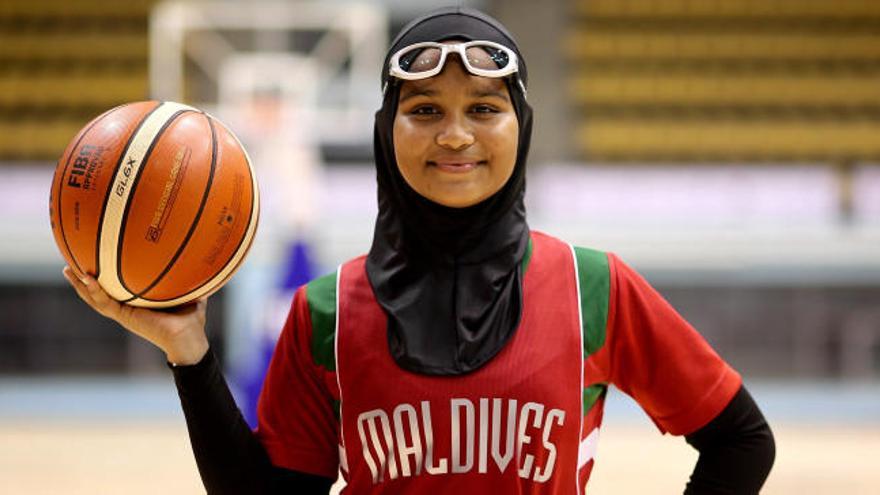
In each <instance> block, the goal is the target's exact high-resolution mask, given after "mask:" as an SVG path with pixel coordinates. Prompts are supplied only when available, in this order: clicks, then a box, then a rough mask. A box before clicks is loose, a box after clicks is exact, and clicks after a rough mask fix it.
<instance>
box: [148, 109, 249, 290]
mask: <svg viewBox="0 0 880 495" xmlns="http://www.w3.org/2000/svg"><path fill="white" fill-rule="evenodd" d="M205 116H206V117H208V122H210V123H211V133H212V135H213V133H214V127H213V123H212V122H213V119H212V118H211V116H210V115H207V114H205ZM227 132H229V131H228V129H227ZM215 145H216V140H215ZM246 159H247V157H246ZM248 161H249V160H248ZM247 170H248V178H249V179H250V180H251V184H253V181H254V176H253V173H254V171H253V169H252V168H251V167H250V165H249V166H248V167H247ZM256 194H257V193H256V191H254V192H253V193H252V194H251V207H250V212H249V213H248V221H247V223H245V233H244V235H243V236H242V237H241V239H239V241H238V245H237V246H236V247H235V249H233V250H232V254H230V255H229V258H227V260H226V262H225V263H224V264H223V265H221V266H223V267H226V266H227V265H228V263H229V262H230V261H231V260H232V259H233V258H235V256H236V255H237V254H238V252H239V250H240V249H241V245H242V243H244V242H245V240H247V241H248V246H247V250H246V251H245V253H244V254H242V256H241V257H240V258H239V260H238V263H236V264H235V266H234V267H233V268H232V270H230V271H229V274H228V275H226V277H224V278H223V279H222V280H221V281H220V282H219V283H216V284H215V286H217V287H220V286H222V285H224V284H225V283H226V281H228V280H229V279H230V278H232V275H233V274H235V272H236V270H238V267H239V266H241V263H242V262H243V261H244V259H245V255H246V254H247V251H250V248H251V246H252V245H253V238H254V236H253V235H251V236H248V235H247V231H248V230H249V227H250V225H251V222H252V221H253V218H254V213H255V212H254V201H255V199H256ZM258 220H259V218H258ZM221 271H222V268H221ZM216 275H217V274H215V275H214V276H216ZM213 278H214V277H213V276H212V277H211V278H209V279H208V280H206V281H205V282H204V283H203V284H201V285H199V286H198V287H196V288H194V289H192V290H191V291H189V292H187V293H186V294H181V295H178V296H174V297H171V298H167V299H151V298H146V297H141V296H138V297H140V299H141V300H142V301H149V302H158V303H161V302H165V301H173V300H175V299H180V298H185V297H187V296H188V295H190V294H192V293H193V292H197V291H199V290H201V289H202V288H204V287H205V285H207V284H208V283H210V282H211V280H212V279H213ZM145 292H146V291H144V292H142V294H143V293H145Z"/></svg>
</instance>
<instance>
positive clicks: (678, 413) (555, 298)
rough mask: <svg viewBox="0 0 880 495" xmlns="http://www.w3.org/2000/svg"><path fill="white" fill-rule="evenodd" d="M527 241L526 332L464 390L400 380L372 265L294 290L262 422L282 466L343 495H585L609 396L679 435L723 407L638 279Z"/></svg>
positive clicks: (714, 370) (461, 381)
mask: <svg viewBox="0 0 880 495" xmlns="http://www.w3.org/2000/svg"><path fill="white" fill-rule="evenodd" d="M531 237H532V239H531V243H530V247H529V251H528V253H527V256H526V259H525V260H524V265H525V272H524V273H525V275H524V278H523V312H522V318H521V321H520V325H519V327H518V328H517V330H516V332H515V334H514V335H513V337H512V338H511V339H510V340H509V341H508V343H507V344H506V345H505V347H504V348H503V349H502V350H501V351H500V352H499V353H498V354H497V355H496V356H495V357H494V358H492V360H490V361H489V362H488V363H486V364H485V365H483V366H482V367H481V368H479V369H477V370H475V371H473V372H471V373H468V374H464V375H456V376H427V375H420V374H416V373H411V372H409V371H407V370H404V369H402V368H400V367H399V366H397V364H396V363H395V362H394V360H393V358H392V357H391V355H390V353H389V351H388V340H387V332H386V319H385V314H384V312H383V311H382V309H381V307H380V306H379V305H378V303H377V302H376V300H375V297H374V295H373V292H372V289H371V287H370V285H369V282H368V280H367V276H366V271H365V258H364V257H361V258H357V259H355V260H352V261H349V262H347V263H345V264H343V265H342V266H341V267H340V269H339V270H338V272H337V273H336V274H334V275H330V276H327V277H323V278H321V279H317V280H315V281H313V282H312V283H310V284H309V285H308V286H306V287H304V288H301V289H300V290H299V291H297V293H296V295H295V297H294V301H293V306H292V308H291V311H290V315H289V317H288V320H287V323H286V325H285V327H284V330H283V331H282V334H281V337H280V339H279V342H278V345H277V348H276V351H275V355H274V356H273V359H272V363H271V365H270V369H269V373H268V374H267V377H266V382H265V384H264V389H263V393H262V395H261V398H260V403H259V409H258V411H259V426H258V428H257V434H258V436H259V438H260V439H261V441H262V442H263V444H264V445H265V446H266V448H267V451H268V452H269V455H270V457H271V459H272V461H273V463H275V464H276V465H278V466H281V467H285V468H288V469H293V470H297V471H303V472H308V473H313V474H318V475H322V476H326V477H330V478H335V477H336V475H337V472H338V471H339V470H340V469H341V471H342V474H343V476H344V477H345V479H346V481H347V488H346V491H345V493H357V494H360V493H440V492H444V493H445V492H451V491H454V490H459V491H460V492H461V493H480V492H486V491H492V492H499V493H536V494H537V493H541V494H545V493H546V494H573V493H584V491H585V486H586V483H587V479H588V478H589V475H590V472H591V470H592V466H593V463H594V457H595V452H596V444H597V440H598V430H599V427H600V425H601V421H602V408H603V404H604V398H605V394H606V391H607V386H608V385H609V384H614V385H615V386H617V387H618V388H619V389H621V390H623V391H624V392H626V393H628V394H629V395H631V396H632V397H633V398H634V399H635V400H636V401H637V402H638V403H639V404H640V405H641V406H642V407H643V408H644V410H645V411H646V412H647V413H648V415H649V416H650V417H651V418H652V419H653V420H654V422H655V424H657V426H658V427H659V428H660V430H661V431H664V432H666V431H668V432H671V433H673V434H687V433H690V432H693V431H695V430H697V429H699V428H700V427H702V426H703V425H705V424H706V423H708V422H709V421H710V420H711V419H712V418H714V417H715V416H716V415H717V414H718V413H719V412H720V411H721V410H722V409H723V408H724V407H725V406H726V405H727V404H728V402H729V401H730V399H731V398H732V397H733V395H734V394H735V393H736V391H737V390H738V388H739V386H740V377H739V375H738V374H737V373H736V372H735V371H734V370H733V369H731V368H730V367H729V366H728V365H727V364H726V363H724V361H722V360H721V359H720V358H719V357H718V355H717V354H716V353H715V352H714V351H712V349H711V348H710V347H709V346H708V345H707V344H706V342H705V341H704V340H703V339H702V337H700V335H699V334H698V333H697V332H696V331H694V330H693V328H691V327H690V325H688V324H687V322H685V321H684V320H683V319H682V318H681V317H680V316H679V315H678V314H677V313H676V312H675V311H674V310H673V309H672V308H671V307H670V306H669V305H668V304H667V303H666V302H665V301H664V300H663V299H662V298H661V297H660V296H659V295H658V294H657V293H656V292H655V291H654V290H653V289H652V288H651V287H650V286H649V285H648V284H647V283H646V282H645V281H644V280H643V279H642V278H641V277H640V276H639V275H638V274H636V273H635V272H634V271H633V270H632V269H630V268H629V267H627V266H626V265H625V264H623V263H622V262H620V261H619V260H618V259H617V258H616V257H615V256H613V255H608V254H606V253H602V252H599V251H594V250H589V249H583V248H577V247H574V248H573V247H571V246H569V245H567V244H565V243H563V242H561V241H559V240H557V239H554V238H552V237H549V236H546V235H543V234H540V233H536V232H533V233H532V236H531Z"/></svg>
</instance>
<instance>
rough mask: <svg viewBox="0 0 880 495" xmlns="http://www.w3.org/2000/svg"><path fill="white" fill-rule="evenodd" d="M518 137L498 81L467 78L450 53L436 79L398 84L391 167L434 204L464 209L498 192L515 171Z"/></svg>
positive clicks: (507, 96)
mask: <svg viewBox="0 0 880 495" xmlns="http://www.w3.org/2000/svg"><path fill="white" fill-rule="evenodd" d="M518 138H519V123H518V121H517V118H516V113H515V111H514V108H513V104H512V103H511V100H510V94H509V93H508V91H507V86H506V84H505V83H504V80H503V79H496V78H488V77H479V76H474V75H471V74H470V73H468V72H467V71H466V70H465V69H464V67H462V65H461V62H460V61H459V59H458V58H457V57H456V56H450V58H449V59H448V60H447V63H446V67H445V68H444V69H443V71H442V72H441V73H440V74H438V75H437V76H435V77H432V78H429V79H422V80H417V81H405V82H404V83H403V85H402V86H401V89H400V96H399V101H398V106H397V114H396V115H395V118H394V152H395V156H396V158H397V167H398V168H399V169H400V173H401V175H403V178H404V179H405V180H406V182H407V184H409V186H410V187H412V188H413V189H414V190H415V191H416V192H417V193H419V194H421V195H422V196H424V197H426V198H428V199H430V200H431V201H434V202H435V203H439V204H441V205H444V206H450V207H453V208H463V207H466V206H471V205H475V204H477V203H479V202H480V201H483V200H484V199H486V198H488V197H489V196H491V195H493V194H495V193H496V192H498V190H500V189H501V188H502V187H503V186H504V184H505V183H506V182H507V180H508V179H509V178H510V176H511V174H512V173H513V168H514V165H515V164H516V150H517V142H518Z"/></svg>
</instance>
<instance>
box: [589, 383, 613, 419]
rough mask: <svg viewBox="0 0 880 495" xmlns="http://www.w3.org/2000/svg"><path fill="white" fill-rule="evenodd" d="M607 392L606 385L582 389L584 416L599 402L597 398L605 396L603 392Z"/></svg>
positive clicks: (599, 384) (600, 384) (598, 384)
mask: <svg viewBox="0 0 880 495" xmlns="http://www.w3.org/2000/svg"><path fill="white" fill-rule="evenodd" d="M607 390H608V385H607V384H605V383H597V384H595V385H590V386H589V387H587V388H585V389H584V411H583V413H584V416H586V415H587V413H588V412H590V409H592V407H593V404H595V403H596V401H597V400H599V397H602V396H604V395H605V391H607Z"/></svg>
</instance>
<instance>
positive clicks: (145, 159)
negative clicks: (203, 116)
mask: <svg viewBox="0 0 880 495" xmlns="http://www.w3.org/2000/svg"><path fill="white" fill-rule="evenodd" d="M188 112H193V110H188V109H183V110H178V111H176V112H174V113H173V114H171V116H170V117H168V119H167V120H165V122H164V123H163V124H162V127H160V128H159V130H158V131H157V132H156V135H155V136H153V140H152V141H151V142H150V146H149V147H147V151H145V152H144V156H143V157H142V158H141V165H140V167H138V171H137V175H135V177H134V180H133V181H132V183H131V196H129V198H128V201H126V203H125V208H124V209H123V210H122V218H121V219H120V222H119V236H118V241H117V242H116V274H117V279H118V280H119V285H121V286H122V287H123V288H124V289H125V290H127V291H128V292H129V293H131V294H134V295H133V296H132V297H130V298H128V299H126V300H124V301H122V302H128V301H131V300H133V299H136V298H137V297H138V296H137V293H135V291H133V290H131V289H130V288H129V287H128V285H127V284H126V283H125V277H124V274H123V272H122V252H123V251H122V248H123V245H124V239H125V227H126V226H127V224H128V214H129V213H130V212H131V204H132V203H133V202H134V194H136V192H137V186H138V183H139V182H140V181H141V177H143V175H144V170H145V169H146V168H147V164H148V162H149V160H150V155H152V154H153V148H155V147H156V143H158V142H159V139H161V138H162V134H164V133H165V131H166V130H168V127H169V126H171V124H173V123H174V121H175V120H177V119H178V118H179V117H180V116H181V115H183V114H185V113H188ZM212 167H213V163H212ZM208 186H210V181H209V182H208ZM196 219H197V220H198V216H196ZM186 241H187V239H184V241H183V242H184V245H186ZM172 262H173V260H172ZM154 284H155V282H154ZM146 290H149V287H148V288H147V289H146ZM146 290H145V291H144V292H146Z"/></svg>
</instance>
